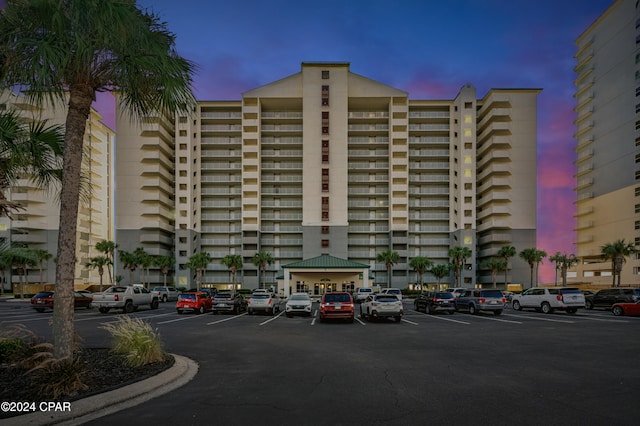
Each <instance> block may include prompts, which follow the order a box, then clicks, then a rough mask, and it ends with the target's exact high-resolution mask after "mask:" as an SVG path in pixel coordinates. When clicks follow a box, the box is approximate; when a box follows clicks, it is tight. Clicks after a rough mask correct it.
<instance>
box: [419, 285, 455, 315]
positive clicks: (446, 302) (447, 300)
mask: <svg viewBox="0 0 640 426" xmlns="http://www.w3.org/2000/svg"><path fill="white" fill-rule="evenodd" d="M413 308H414V309H415V310H416V311H423V312H424V313H425V314H433V313H436V312H446V313H448V314H450V315H451V314H453V313H454V312H455V311H456V298H455V297H454V296H453V293H451V292H448V291H427V292H426V293H422V294H420V295H419V296H418V297H416V299H415V300H414V302H413Z"/></svg>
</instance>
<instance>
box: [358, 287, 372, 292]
mask: <svg viewBox="0 0 640 426" xmlns="http://www.w3.org/2000/svg"><path fill="white" fill-rule="evenodd" d="M372 291H373V289H372V288H361V289H359V290H358V293H371V292H372Z"/></svg>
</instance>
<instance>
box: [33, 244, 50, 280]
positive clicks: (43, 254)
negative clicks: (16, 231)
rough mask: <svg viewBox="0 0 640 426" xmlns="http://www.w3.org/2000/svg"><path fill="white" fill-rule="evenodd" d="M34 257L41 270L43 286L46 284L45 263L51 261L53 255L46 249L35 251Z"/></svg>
mask: <svg viewBox="0 0 640 426" xmlns="http://www.w3.org/2000/svg"><path fill="white" fill-rule="evenodd" d="M33 255H34V257H35V259H36V261H37V262H38V267H39V268H40V285H42V284H44V277H43V272H44V262H45V261H46V260H49V259H51V258H52V257H53V255H52V254H51V253H49V252H48V251H47V250H45V249H33Z"/></svg>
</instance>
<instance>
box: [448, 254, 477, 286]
mask: <svg viewBox="0 0 640 426" xmlns="http://www.w3.org/2000/svg"><path fill="white" fill-rule="evenodd" d="M471 254H472V253H471V250H470V249H469V248H467V247H460V246H456V247H453V248H451V249H449V257H450V258H451V264H452V265H453V274H454V278H455V286H456V287H460V278H461V276H462V268H463V267H464V264H465V263H466V261H467V259H468V258H470V257H471Z"/></svg>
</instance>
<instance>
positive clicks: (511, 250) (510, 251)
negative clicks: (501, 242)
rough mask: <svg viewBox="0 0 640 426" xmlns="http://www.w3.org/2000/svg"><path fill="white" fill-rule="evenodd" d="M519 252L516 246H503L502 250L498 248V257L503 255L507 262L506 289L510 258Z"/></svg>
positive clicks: (505, 273)
mask: <svg viewBox="0 0 640 426" xmlns="http://www.w3.org/2000/svg"><path fill="white" fill-rule="evenodd" d="M516 254H517V251H516V248H515V247H514V246H502V248H500V250H498V257H501V258H503V259H504V261H505V262H506V266H505V268H504V289H505V290H506V289H507V287H508V285H509V282H508V278H507V274H508V272H509V259H511V258H512V257H513V256H515V255H516Z"/></svg>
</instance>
